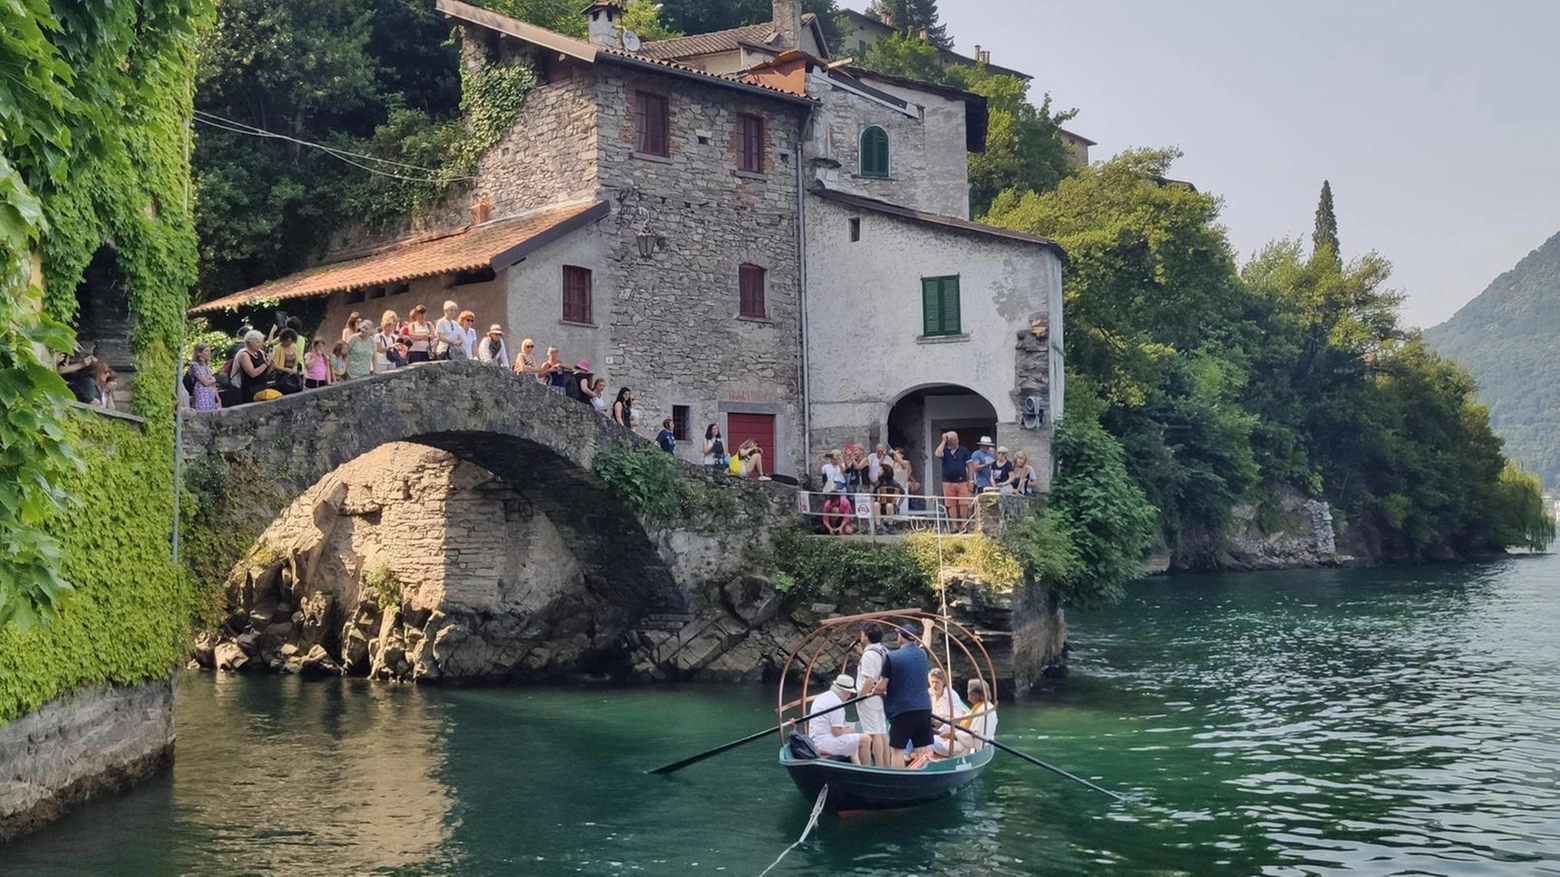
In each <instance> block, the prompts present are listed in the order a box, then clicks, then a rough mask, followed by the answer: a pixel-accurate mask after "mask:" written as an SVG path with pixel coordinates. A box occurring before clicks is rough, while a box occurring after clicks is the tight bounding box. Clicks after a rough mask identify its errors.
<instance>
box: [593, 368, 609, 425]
mask: <svg viewBox="0 0 1560 877" xmlns="http://www.w3.org/2000/svg"><path fill="white" fill-rule="evenodd" d="M590 406H591V407H592V408H594V409H596V413H597V414H600V415H601V416H602V417H610V416H611V415H610V414H608V413H607V379H606V378H603V377H597V378H596V379H595V380H594V381H592V382H591V385H590Z"/></svg>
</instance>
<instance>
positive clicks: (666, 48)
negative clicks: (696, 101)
mask: <svg viewBox="0 0 1560 877" xmlns="http://www.w3.org/2000/svg"><path fill="white" fill-rule="evenodd" d="M816 19H817V16H815V15H813V14H812V13H810V12H809V13H807V14H806V15H804V16H802V26H803V27H807V26H810V25H811V24H812V23H813V22H814V21H815V20H816ZM775 36H776V32H775V25H774V22H772V21H764V22H759V23H758V24H750V25H747V26H746V27H734V28H732V29H730V30H717V31H712V32H710V33H701V34H692V35H690V36H686V37H677V38H676V39H670V40H656V41H655V42H652V43H645V44H644V45H643V46H641V47H640V49H639V54H641V55H644V56H646V57H649V58H655V59H657V60H672V61H675V60H677V59H679V58H695V57H698V56H699V55H713V54H715V53H716V52H734V51H736V50H737V48H738V47H739V46H740V45H741V44H742V43H756V44H758V45H760V46H768V45H773V43H772V42H771V41H772V40H773V39H774V37H775Z"/></svg>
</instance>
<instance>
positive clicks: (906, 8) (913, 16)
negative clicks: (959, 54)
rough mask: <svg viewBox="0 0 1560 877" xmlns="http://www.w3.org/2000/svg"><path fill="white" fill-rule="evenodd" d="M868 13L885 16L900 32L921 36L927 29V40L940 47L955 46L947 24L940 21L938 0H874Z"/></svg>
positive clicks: (868, 7) (879, 16) (949, 47)
mask: <svg viewBox="0 0 1560 877" xmlns="http://www.w3.org/2000/svg"><path fill="white" fill-rule="evenodd" d="M867 14H868V15H871V16H874V17H878V18H883V19H885V20H887V21H888V23H889V24H891V25H893V26H894V27H895V28H896V29H898V30H899V31H900V32H902V33H905V34H909V35H911V36H914V37H918V38H919V37H920V35H921V31H922V30H925V31H926V41H927V42H929V43H931V44H932V45H934V46H936V47H937V48H939V49H951V48H953V38H952V37H950V36H949V35H948V28H947V26H945V25H943V24H942V23H940V21H939V18H940V16H939V14H938V12H937V0H873V2H872V3H871V4H869V5H868V6H867Z"/></svg>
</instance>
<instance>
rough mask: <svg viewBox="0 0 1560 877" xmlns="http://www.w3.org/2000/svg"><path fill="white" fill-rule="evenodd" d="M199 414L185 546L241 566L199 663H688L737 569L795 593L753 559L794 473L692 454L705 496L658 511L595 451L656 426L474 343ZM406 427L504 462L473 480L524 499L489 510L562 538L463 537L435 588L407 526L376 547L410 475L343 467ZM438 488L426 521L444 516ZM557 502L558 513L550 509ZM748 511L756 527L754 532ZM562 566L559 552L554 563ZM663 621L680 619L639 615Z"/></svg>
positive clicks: (482, 669) (191, 438)
mask: <svg viewBox="0 0 1560 877" xmlns="http://www.w3.org/2000/svg"><path fill="white" fill-rule="evenodd" d="M183 424H184V436H183V440H182V448H183V453H184V466H185V472H186V478H185V480H186V484H187V486H188V487H189V488H190V491H191V493H192V494H193V495H194V496H195V497H196V500H197V502H196V505H197V512H196V515H195V517H196V519H197V525H196V527H195V528H193V531H194V532H193V534H192V536H191V537H190V538H189V539H188V540H187V545H188V548H187V551H189V552H190V553H191V554H192V555H198V556H192V565H193V566H195V567H196V569H197V571H198V572H204V573H205V574H206V575H205V577H207V578H210V577H213V574H215V576H216V577H221V576H224V575H225V576H226V579H227V607H226V609H227V617H226V620H225V621H224V622H222V624H221V625H220V626H219V627H218V628H217V629H216V630H213V631H210V632H208V633H207V634H205V635H203V637H202V640H201V647H200V648H199V649H198V651H197V657H198V659H200V660H201V661H202V662H203V663H208V664H220V665H224V666H227V667H229V668H233V669H237V668H239V667H249V668H254V667H257V666H269V667H272V668H274V669H286V670H298V671H301V672H310V671H311V670H314V671H319V672H332V671H334V670H345V671H347V672H358V673H366V674H370V675H376V676H382V677H398V678H417V677H438V676H441V675H443V676H450V675H457V676H474V677H545V676H554V675H559V674H562V673H569V672H579V671H581V670H591V669H592V668H596V667H601V666H604V665H606V664H611V663H613V662H617V663H618V664H619V665H621V664H622V662H624V661H628V662H629V663H631V664H638V665H639V668H640V672H641V673H642V674H643V675H658V674H659V671H655V668H657V667H673V668H675V667H677V666H678V665H679V662H678V659H677V657H676V653H678V652H679V651H681V650H682V649H683V648H684V647H685V646H689V645H690V644H692V643H693V642H694V641H695V640H697V638H698V634H699V631H689V630H683V628H684V627H685V626H686V625H687V623H688V622H689V621H690V619H692V618H694V617H695V616H697V615H699V613H701V612H705V611H706V610H707V609H709V608H710V606H711V604H714V605H715V606H716V607H717V608H718V607H719V605H720V604H721V603H722V602H723V598H722V597H721V596H720V595H721V593H722V588H725V589H726V591H728V592H729V591H730V589H731V587H733V583H734V582H735V583H738V584H737V586H738V588H739V590H743V589H745V591H746V592H749V596H750V597H751V599H753V600H757V601H760V602H778V600H776V599H774V595H773V594H772V593H769V594H764V593H760V592H761V591H763V590H764V588H762V587H760V586H758V585H756V584H754V583H753V582H752V580H751V579H747V578H745V575H746V574H747V573H748V572H750V570H749V569H747V565H748V564H750V563H751V562H752V558H749V557H747V556H746V554H747V552H745V551H744V550H743V549H744V548H745V547H746V546H749V545H752V544H753V540H754V538H756V537H762V535H763V534H765V533H767V532H768V529H769V528H770V527H771V526H773V525H774V524H776V523H779V522H783V521H786V520H788V519H789V518H790V517H791V514H792V511H793V509H794V505H793V503H794V500H793V498H792V497H791V496H790V495H789V492H788V491H787V490H786V489H784V488H782V487H780V486H778V485H771V484H767V483H763V484H760V483H753V482H737V481H734V480H730V479H724V478H719V477H712V476H710V475H708V474H707V473H705V472H704V471H703V470H702V469H701V468H700V467H697V466H694V465H691V464H687V463H682V462H679V464H678V465H679V466H680V467H681V471H682V474H683V475H684V476H685V480H686V482H687V483H688V484H689V485H690V486H691V488H692V496H693V497H694V499H695V502H693V503H691V505H692V506H694V507H696V508H703V509H706V513H705V514H703V515H700V514H690V515H689V516H687V519H686V520H680V521H674V522H652V521H648V520H645V519H643V518H642V517H641V516H640V515H638V514H636V513H635V511H634V509H633V508H631V507H630V505H629V504H628V502H627V501H626V500H625V499H624V494H623V493H622V492H621V491H620V490H619V489H618V488H620V487H622V485H617V486H614V485H609V484H606V483H604V482H603V481H602V480H601V479H600V478H599V477H598V476H597V475H596V474H595V473H594V471H593V466H592V464H593V461H595V459H596V458H597V455H598V454H601V453H602V452H603V451H605V450H606V449H609V448H622V447H624V446H625V445H627V446H632V445H633V444H635V443H638V444H639V445H641V446H646V447H652V448H653V447H654V445H653V444H652V443H650V442H648V441H646V440H645V439H644V438H642V437H639V436H637V435H635V434H634V433H632V432H631V431H629V430H625V429H623V428H621V427H619V426H617V425H616V424H613V423H611V422H609V421H608V420H607V419H605V418H603V417H601V416H600V415H598V414H597V413H596V412H595V411H594V410H593V409H592V408H590V407H589V406H587V405H582V404H580V403H579V402H576V401H573V400H570V399H567V398H565V397H562V396H559V395H557V394H555V393H552V392H550V391H549V390H547V389H546V388H545V387H543V386H542V385H540V384H538V383H537V382H536V381H534V380H530V379H525V378H521V377H519V376H517V375H514V374H513V373H511V372H509V371H508V370H506V369H498V368H493V367H491V366H483V365H479V364H477V363H472V362H451V363H437V364H430V365H426V366H418V367H414V368H409V369H398V370H396V371H394V372H391V373H388V374H383V375H376V376H373V377H370V378H367V379H363V380H357V381H351V382H348V383H345V384H339V385H336V386H333V387H329V388H325V389H320V390H312V391H307V392H304V393H300V394H297V395H293V396H288V397H284V398H282V399H279V400H276V401H272V402H264V403H258V404H253V405H245V406H241V407H237V408H233V409H227V410H223V411H219V412H212V413H203V414H200V415H195V416H186V417H185V419H184V421H183ZM393 443H410V444H412V445H421V446H425V447H426V448H433V449H437V450H439V451H443V452H447V454H449V455H452V456H453V458H454V461H461V462H464V463H466V464H470V465H471V466H475V467H479V469H480V470H481V471H482V472H484V473H491V477H488V476H486V475H485V474H484V476H483V478H485V479H486V481H485V482H484V485H483V486H482V487H481V490H480V491H478V492H476V493H473V494H471V495H472V496H475V497H476V500H473V501H477V500H480V499H482V498H483V497H485V496H492V495H497V494H495V493H494V491H499V492H500V493H501V494H502V496H503V497H507V498H508V500H507V501H508V503H509V505H508V506H505V505H502V504H496V505H491V508H494V509H497V510H498V511H496V512H492V513H491V514H490V517H492V516H494V515H496V516H497V518H498V520H499V521H500V522H504V521H505V520H506V516H505V512H504V509H505V508H508V509H510V514H508V517H507V521H508V523H507V525H504V526H508V527H509V528H510V530H511V531H513V533H512V534H504V533H500V539H513V540H519V541H523V542H524V543H525V546H526V547H525V548H524V549H522V550H530V549H531V546H532V545H533V542H534V544H535V545H536V546H543V545H545V546H552V547H551V548H549V549H548V550H550V551H551V552H552V553H551V554H547V553H546V552H545V551H543V549H542V548H537V549H536V551H537V552H538V554H537V557H536V558H535V562H532V560H531V559H527V558H521V560H520V562H519V563H518V566H516V565H513V564H512V566H515V568H517V569H521V571H520V572H514V571H513V570H512V569H507V568H506V569H499V568H497V567H498V564H496V563H495V564H489V563H485V562H482V559H481V558H480V557H477V558H474V559H471V564H470V565H469V567H468V563H467V558H462V560H461V562H460V564H459V567H460V569H459V570H456V569H455V568H454V564H453V563H452V564H451V565H450V569H449V570H448V573H447V574H445V573H443V572H441V575H442V576H443V578H444V584H443V585H442V589H441V590H438V591H437V592H434V593H429V592H428V591H427V590H426V589H423V588H421V585H422V584H423V582H422V581H420V580H419V578H420V577H419V574H418V573H417V572H416V571H415V569H413V571H411V572H407V571H406V570H407V569H408V564H409V563H410V561H408V560H407V559H406V558H404V557H399V556H398V552H397V547H396V546H395V545H383V546H379V547H378V548H376V549H375V551H376V552H377V554H378V555H380V556H379V557H375V558H371V557H368V556H366V555H365V554H363V553H362V552H365V551H366V549H364V548H362V547H361V546H362V544H363V539H364V535H363V534H364V533H366V532H368V531H370V530H371V529H372V528H373V527H375V526H379V525H380V524H381V520H380V517H381V516H389V515H391V514H392V513H395V512H397V511H399V510H397V509H396V508H394V507H393V506H394V505H395V504H396V503H397V502H400V503H403V504H404V503H406V502H409V501H411V500H410V499H409V496H408V495H407V494H406V493H405V488H404V487H403V488H401V491H402V492H401V493H400V494H399V495H396V496H391V495H389V494H390V493H391V492H393V491H386V492H383V493H381V491H380V490H379V488H380V485H375V484H374V483H373V482H374V476H373V475H372V473H370V474H368V475H363V474H361V473H360V474H358V475H356V476H352V477H348V476H345V475H342V474H340V473H346V472H348V471H349V470H350V469H351V466H350V465H349V464H352V463H353V461H358V460H360V458H365V455H369V454H371V453H374V452H375V451H376V449H382V448H384V447H385V446H386V445H392V444H393ZM400 447H405V446H404V445H402V446H400ZM399 453H401V456H402V457H407V456H412V455H415V453H417V452H416V451H415V449H412V450H411V451H408V452H399ZM368 459H376V460H377V459H380V458H379V457H372V458H368ZM394 462H395V461H394V459H393V457H392V459H391V460H389V461H388V462H387V463H386V464H385V465H386V466H387V467H388V466H390V465H392V464H393V463H394ZM455 465H456V463H455V462H453V461H452V462H450V463H448V464H446V467H447V469H448V468H449V467H453V466H455ZM343 467H346V468H343ZM360 468H361V467H360ZM468 480H469V479H468ZM479 480H480V479H479ZM473 483H475V482H473ZM453 490H454V489H453V488H452V491H453ZM474 490H475V488H474ZM481 491H486V493H483V492H481ZM468 493H471V491H468ZM454 495H455V494H454V493H453V492H452V493H451V494H450V496H451V497H453V496H454ZM462 496H465V494H462ZM435 499H436V500H437V501H439V502H441V503H442V502H443V501H444V500H445V499H446V497H445V496H444V495H443V494H440V495H439V496H438V497H435ZM300 500H301V503H300ZM418 501H419V502H420V501H421V500H418ZM300 505H303V506H307V507H306V508H299V506H300ZM517 506H518V507H520V508H519V511H518V512H516V511H515V507H517ZM450 508H454V506H450ZM387 509H388V510H387ZM439 509H440V511H439V512H438V514H437V515H431V516H430V519H429V521H428V526H429V527H441V528H442V527H444V521H443V517H444V514H445V513H444V511H443V509H444V506H443V505H440V506H439ZM349 519H350V521H351V523H350V525H339V524H338V522H339V521H342V520H349ZM481 523H482V522H481V521H479V522H478V524H481ZM543 523H545V533H543V532H541V530H539V529H537V528H539V527H542V526H543ZM473 526H477V525H473ZM349 531H350V532H349ZM522 531H523V532H522ZM262 532H264V534H265V538H264V539H263V540H262V541H261V542H256V540H257V539H258V538H259V537H260V536H261V534H262ZM473 532H474V531H472V530H469V529H459V528H456V527H453V526H452V527H450V528H449V534H448V535H447V537H446V538H445V539H444V541H443V542H440V543H437V545H436V547H435V548H434V549H433V550H432V551H429V552H427V553H428V554H436V555H438V556H439V557H442V556H444V555H446V554H449V555H450V556H455V555H458V554H459V553H460V545H459V542H460V540H461V539H463V538H471V536H472V533H473ZM343 533H346V534H347V535H345V536H344V535H342V534H343ZM400 533H401V536H399V537H397V538H398V539H402V540H403V541H409V540H408V539H407V531H406V530H405V529H403V530H401V531H400ZM733 533H741V534H743V535H742V537H741V538H742V544H741V545H737V544H734V543H733V542H732V540H731V536H732V534H733ZM416 535H417V534H416V533H412V536H416ZM354 539H355V540H356V541H355V542H354V541H353V540H354ZM333 540H334V541H333ZM558 545H561V546H562V548H563V549H564V550H563V551H562V552H559V551H558V550H557V546H558ZM354 546H357V547H354ZM483 550H486V551H488V552H489V553H503V551H504V548H503V546H501V545H500V546H499V547H497V548H492V547H491V546H490V547H489V548H486V549H483ZM471 553H473V552H468V554H471ZM381 560H382V561H384V562H385V563H386V564H387V565H388V566H390V567H398V568H399V569H400V570H401V572H400V573H399V575H398V577H397V578H398V582H399V586H400V587H401V588H402V596H403V599H402V600H401V601H400V605H399V606H397V605H394V604H395V603H396V602H397V601H396V600H395V599H394V597H393V596H386V595H385V592H384V583H383V581H380V580H377V579H375V576H374V574H373V572H372V570H371V569H370V565H371V564H373V563H378V562H379V561H381ZM439 562H440V561H439V559H438V557H435V558H431V559H430V560H429V563H430V564H437V563H439ZM549 567H556V568H557V571H556V579H557V580H556V581H553V580H551V579H549V578H548V577H549V576H550V575H552V574H553V573H552V570H550V569H549ZM228 570H231V573H229V572H228ZM457 579H462V580H469V581H457ZM518 579H524V581H523V582H518V581H517V580H518ZM743 583H745V584H743ZM376 589H377V590H376ZM376 594H377V596H376ZM381 602H383V603H387V604H390V605H386V606H383V607H381V606H379V605H378V603H381ZM724 602H729V600H727V601H724ZM717 614H718V613H717ZM771 614H772V613H771ZM755 623H759V622H757V621H755ZM704 626H705V627H707V626H708V624H706V625H704ZM655 627H660V628H663V631H662V632H661V633H662V634H664V635H658V636H656V637H653V638H649V639H646V638H643V637H640V636H638V634H637V633H636V632H644V631H646V630H647V628H655ZM730 628H732V625H731V624H730V623H729V621H728V623H727V625H726V627H724V628H722V629H721V632H720V634H719V635H718V637H717V639H718V640H719V642H720V644H721V645H720V647H719V648H715V649H709V648H705V649H703V650H702V652H701V660H703V659H705V658H708V657H710V656H711V655H718V654H719V653H720V652H721V651H723V650H724V648H726V647H728V646H730V645H733V644H734V642H735V641H738V640H740V639H741V638H742V636H741V635H740V634H743V633H745V631H744V630H743V629H742V628H743V625H741V624H737V625H736V629H735V630H732V629H730ZM652 640H653V641H652ZM682 663H683V664H687V663H688V660H687V657H686V656H684V658H683V659H682ZM613 669H621V667H617V668H613ZM685 669H687V668H686V667H685ZM652 671H655V672H652Z"/></svg>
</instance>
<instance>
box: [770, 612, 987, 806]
mask: <svg viewBox="0 0 1560 877" xmlns="http://www.w3.org/2000/svg"><path fill="white" fill-rule="evenodd" d="M927 621H929V622H930V623H931V637H932V638H933V639H935V638H937V637H938V636H940V637H941V643H940V644H941V646H942V656H941V657H939V655H938V654H937V652H938V649H937V648H936V646H937V645H938V643H927V644H926V645H927V646H928V648H927V654H928V657H929V659H930V661H931V663H932V665H933V666H936V667H939V668H942V669H943V671H944V673H945V674H946V675H947V677H948V678H949V679H950V680H952V679H953V678H955V675H957V677H958V678H961V679H980V680H981V681H982V682H984V683H985V685H986V690H987V691H988V692H990V693H991V700H990V702H989V703H990V705H991V706H993V707H995V706H996V703H995V701H996V696H995V693H996V686H995V684H994V683H995V680H996V671H995V669H994V668H993V666H992V663H991V656H990V655H988V654H987V653H986V649H985V647H984V646H983V645H981V643H980V637H978V636H976V635H975V634H974V633H973V632H972V631H970V630H969V629H968V628H965V627H964V626H962V625H959V624H957V623H955V622H952V621H950V620H949V619H948V618H947V616H946V615H934V614H932V613H930V612H923V611H922V610H920V609H896V610H892V611H888V612H870V613H866V614H863V615H851V616H846V617H843V618H830V619H827V620H825V621H823V622H821V623H820V624H819V625H818V627H817V629H815V630H813V631H812V632H811V633H809V634H808V635H807V636H805V637H803V638H802V640H801V642H799V643H798V644H797V645H796V647H795V648H793V649H792V650H791V653H790V655H789V656H788V657H787V658H786V662H785V665H784V666H783V667H782V668H781V673H780V699H779V706H778V707H777V708H776V714H777V715H778V716H779V719H780V723H781V727H782V728H784V727H785V726H786V724H787V721H788V719H790V718H792V717H795V716H800V715H802V714H804V713H806V712H808V706H807V705H808V704H809V703H810V702H811V700H812V699H813V697H814V696H815V695H817V694H821V693H822V691H823V690H827V684H828V680H832V679H833V678H834V676H835V674H836V673H843V672H848V669H849V668H850V665H851V661H850V658H851V653H852V649H851V644H853V643H854V642H855V641H856V639H857V636H858V635H859V634H860V632H861V631H862V630H863V629H864V628H865V626H866V625H868V624H872V623H879V624H883V625H885V626H895V627H898V626H904V625H911V626H913V627H915V628H923V629H924V624H925V623H926V622H927ZM815 671H817V673H816V675H818V676H819V680H818V682H819V683H820V684H822V685H823V686H825V687H824V688H823V689H818V690H813V688H812V685H813V677H814V675H815ZM851 675H854V674H851ZM798 677H799V681H800V683H801V692H800V696H799V697H796V698H795V699H792V700H787V696H786V689H787V686H788V685H790V684H794V682H795V681H798ZM781 737H782V742H784V740H785V732H784V731H782V734H781ZM995 752H996V749H995V747H992V746H986V747H984V748H982V749H979V750H976V751H975V752H970V753H966V754H963V755H959V756H957V757H954V758H937V759H933V760H932V761H931V762H930V763H928V764H926V765H925V766H923V767H918V768H914V769H904V768H901V769H894V768H889V767H874V766H870V765H859V764H851V763H850V762H849V761H841V760H837V759H832V758H798V757H796V756H795V755H794V754H793V753H792V751H791V747H790V746H789V745H782V746H781V748H780V756H779V761H780V766H781V767H783V768H785V770H786V773H788V774H789V775H790V777H791V780H792V781H793V782H795V783H796V787H797V789H799V790H800V791H801V793H802V794H803V795H805V796H806V797H807V798H808V800H816V799H817V797H818V794H819V792H821V791H822V790H823V788H824V787H825V786H827V787H828V789H829V793H828V796H827V797H826V798H825V804H824V806H825V807H826V808H827V809H828V810H830V811H834V812H838V811H841V810H893V809H897V808H902V807H913V806H916V805H918V804H925V803H929V802H931V801H936V800H938V799H940V798H947V797H949V796H951V795H954V794H956V793H957V792H958V791H959V790H960V789H963V788H964V787H965V786H967V785H969V784H970V783H972V782H974V781H975V779H976V778H978V777H979V776H980V775H981V773H982V772H984V771H985V769H986V765H988V764H990V763H991V757H992V755H993V754H994V753H995Z"/></svg>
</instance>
